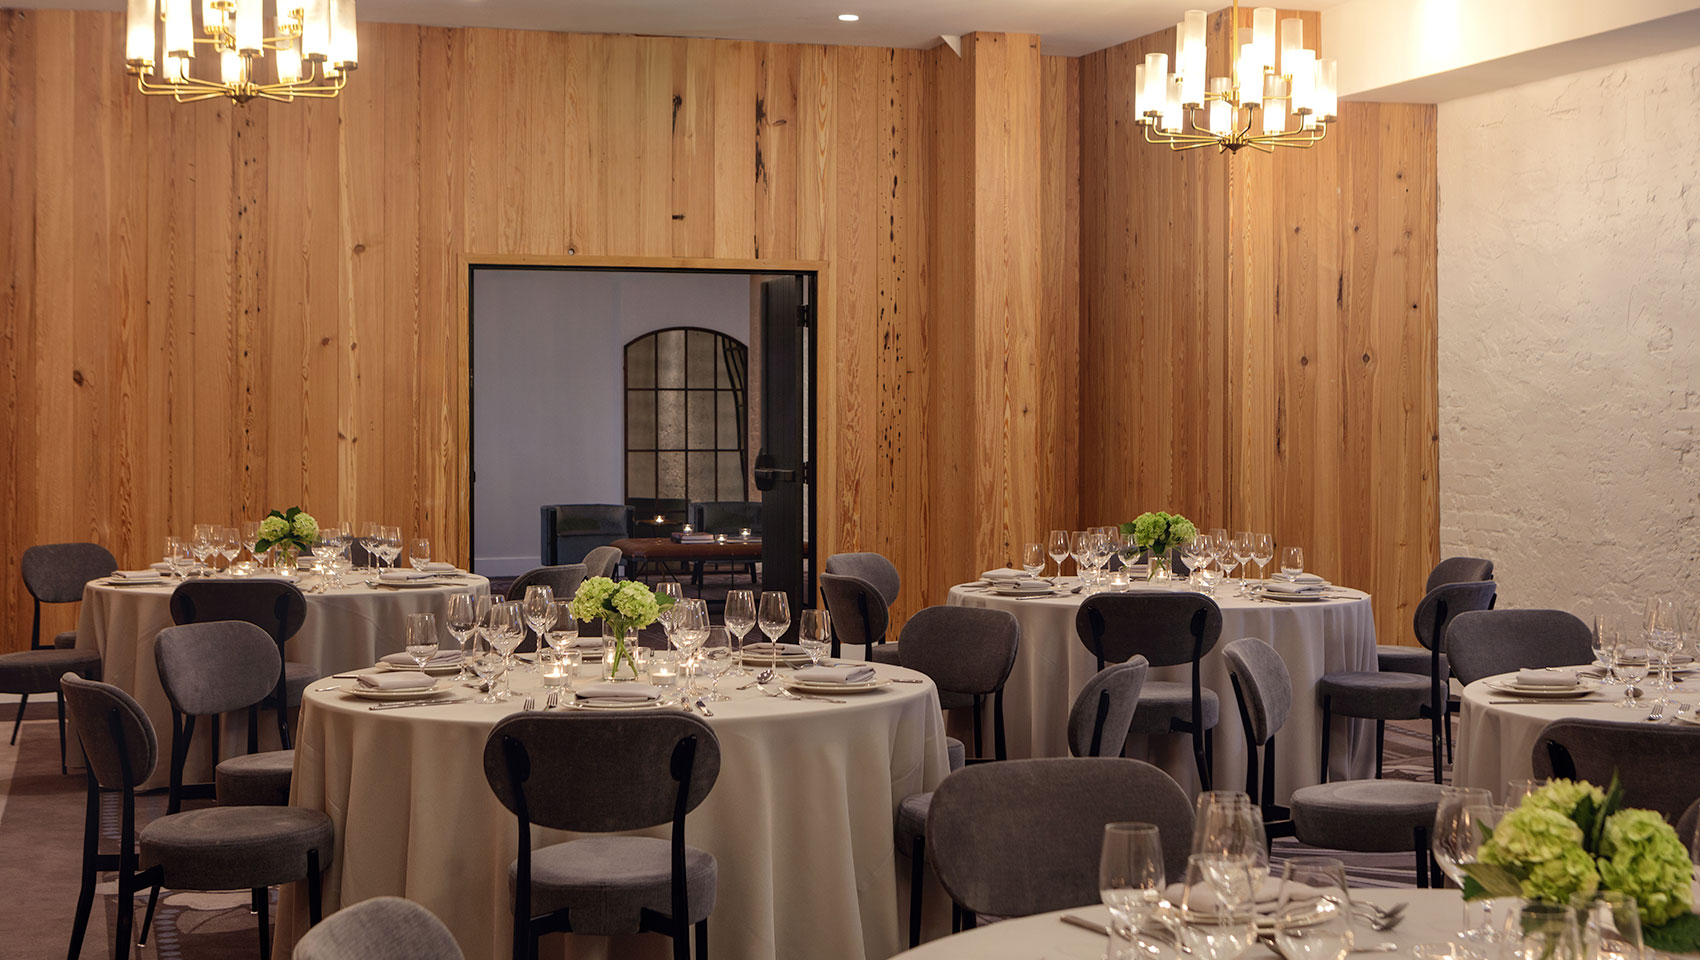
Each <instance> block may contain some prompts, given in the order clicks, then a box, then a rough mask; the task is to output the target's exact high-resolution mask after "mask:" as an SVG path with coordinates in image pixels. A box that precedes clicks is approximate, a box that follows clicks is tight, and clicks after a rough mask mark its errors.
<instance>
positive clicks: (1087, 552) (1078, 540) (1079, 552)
mask: <svg viewBox="0 0 1700 960" xmlns="http://www.w3.org/2000/svg"><path fill="white" fill-rule="evenodd" d="M1068 555H1069V556H1070V557H1072V558H1073V559H1074V575H1075V576H1076V577H1079V578H1080V579H1081V580H1085V579H1086V574H1087V569H1086V564H1087V560H1088V559H1089V558H1090V557H1091V556H1092V535H1091V534H1090V533H1087V532H1086V531H1085V530H1076V531H1075V532H1074V534H1073V535H1072V536H1070V537H1069V541H1068Z"/></svg>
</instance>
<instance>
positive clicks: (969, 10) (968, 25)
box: [0, 0, 1339, 56]
mask: <svg viewBox="0 0 1700 960" xmlns="http://www.w3.org/2000/svg"><path fill="white" fill-rule="evenodd" d="M358 2H359V6H358V11H359V17H360V19H362V20H382V21H388V22H392V23H425V24H431V25H434V26H451V27H513V28H519V29H526V30H562V31H570V32H574V33H642V34H657V35H662V36H675V37H726V38H730V39H739V40H772V41H781V42H787V43H842V44H861V45H867V46H877V47H918V48H925V47H930V46H933V45H934V44H935V43H937V42H938V37H939V36H940V35H941V34H957V35H960V34H964V33H973V32H974V31H976V30H985V31H991V32H1000V33H1036V34H1039V36H1040V37H1041V38H1042V43H1041V49H1042V50H1043V51H1044V52H1045V53H1053V54H1062V55H1064V56H1078V55H1080V54H1083V53H1090V52H1092V51H1094V50H1102V49H1104V48H1105V47H1111V46H1115V45H1116V44H1118V43H1123V42H1125V41H1127V40H1131V39H1133V38H1135V37H1142V36H1144V35H1145V34H1147V33H1151V32H1152V31H1154V30H1160V29H1162V28H1163V27H1166V26H1172V25H1173V24H1174V23H1175V21H1177V20H1179V19H1180V18H1181V14H1182V12H1184V11H1185V10H1187V9H1188V8H1189V7H1204V8H1207V9H1218V8H1220V7H1225V6H1227V2H1226V0H1211V2H1208V3H1202V2H1199V0H1190V2H1189V0H358ZM1336 2H1339V0H1298V2H1293V0H1288V2H1284V3H1282V4H1281V6H1283V7H1287V8H1303V9H1309V10H1315V9H1321V8H1323V7H1328V6H1332V5H1333V4H1334V3H1336ZM0 3H3V4H4V5H5V6H23V7H31V6H33V7H65V8H73V9H105V10H122V9H123V8H124V0H0ZM269 5H270V4H269V2H268V6H269ZM1246 5H1247V6H1250V5H1251V3H1250V2H1249V0H1247V3H1246ZM840 13H855V14H859V15H860V16H861V20H859V21H857V22H855V23H841V22H839V20H838V15H839V14H840Z"/></svg>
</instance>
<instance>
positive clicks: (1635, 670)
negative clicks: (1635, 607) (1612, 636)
mask: <svg viewBox="0 0 1700 960" xmlns="http://www.w3.org/2000/svg"><path fill="white" fill-rule="evenodd" d="M1650 662H1651V653H1650V651H1648V649H1647V648H1646V647H1645V646H1642V645H1641V644H1638V643H1636V642H1634V641H1633V640H1627V639H1624V638H1622V637H1619V638H1618V639H1617V644H1616V646H1615V647H1613V648H1612V653H1611V673H1612V676H1614V677H1616V678H1617V679H1618V681H1619V682H1621V683H1622V684H1623V699H1621V700H1619V701H1618V702H1617V706H1618V709H1620V710H1622V709H1628V708H1630V707H1633V706H1635V705H1636V704H1635V698H1634V696H1633V695H1636V694H1637V693H1638V691H1637V688H1636V687H1635V685H1636V684H1637V683H1640V682H1641V681H1642V680H1645V679H1647V664H1648V663H1650Z"/></svg>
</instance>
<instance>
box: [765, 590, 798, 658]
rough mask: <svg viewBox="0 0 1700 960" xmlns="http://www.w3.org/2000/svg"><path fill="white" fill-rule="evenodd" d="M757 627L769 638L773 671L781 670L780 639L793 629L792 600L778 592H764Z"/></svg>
mask: <svg viewBox="0 0 1700 960" xmlns="http://www.w3.org/2000/svg"><path fill="white" fill-rule="evenodd" d="M756 626H758V627H760V628H761V632H762V635H763V636H765V637H767V641H768V648H769V649H770V650H772V651H773V669H775V670H777V669H779V638H780V637H783V636H785V631H787V630H789V629H791V600H790V598H788V597H787V596H786V595H785V594H784V593H782V592H780V591H778V590H763V591H762V594H761V607H760V609H758V610H757V611H756Z"/></svg>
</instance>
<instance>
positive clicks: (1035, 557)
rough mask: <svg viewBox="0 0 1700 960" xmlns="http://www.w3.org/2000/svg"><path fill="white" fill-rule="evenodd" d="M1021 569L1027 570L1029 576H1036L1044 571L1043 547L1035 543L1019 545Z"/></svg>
mask: <svg viewBox="0 0 1700 960" xmlns="http://www.w3.org/2000/svg"><path fill="white" fill-rule="evenodd" d="M1021 569H1022V570H1025V571H1027V575H1028V576H1029V577H1037V576H1038V575H1039V574H1041V573H1044V572H1045V548H1044V547H1043V546H1041V545H1039V544H1037V543H1027V544H1023V545H1022V547H1021Z"/></svg>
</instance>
